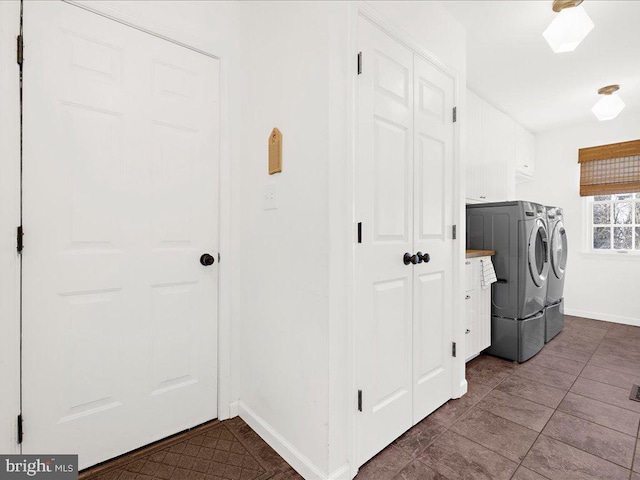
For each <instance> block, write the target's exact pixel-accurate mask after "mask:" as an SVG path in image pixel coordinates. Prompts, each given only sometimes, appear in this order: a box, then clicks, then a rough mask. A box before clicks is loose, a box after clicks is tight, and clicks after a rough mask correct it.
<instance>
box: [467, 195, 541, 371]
mask: <svg viewBox="0 0 640 480" xmlns="http://www.w3.org/2000/svg"><path fill="white" fill-rule="evenodd" d="M467 248H469V249H478V250H495V252H496V254H495V256H494V257H493V265H494V268H495V271H496V277H497V279H498V281H497V282H496V283H494V284H493V285H492V286H491V346H490V347H489V348H488V349H487V350H486V352H487V353H489V354H491V355H495V356H498V357H503V358H507V359H509V360H515V361H518V362H523V361H525V360H527V359H529V358H531V357H532V356H533V355H535V354H536V353H538V352H539V351H540V349H542V347H543V346H544V344H545V306H546V301H547V287H548V277H549V270H550V265H549V235H548V231H547V211H546V208H545V207H544V206H542V205H539V204H537V203H533V202H523V201H513V202H499V203H482V204H477V205H467Z"/></svg>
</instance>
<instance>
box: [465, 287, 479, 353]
mask: <svg viewBox="0 0 640 480" xmlns="http://www.w3.org/2000/svg"><path fill="white" fill-rule="evenodd" d="M464 306H465V309H464V310H465V320H466V322H465V335H464V339H465V355H464V358H465V359H466V360H467V361H469V359H470V358H471V357H475V356H476V355H477V343H478V342H477V341H476V336H477V334H476V322H475V319H476V311H475V306H476V305H475V291H474V290H471V291H467V292H465V296H464Z"/></svg>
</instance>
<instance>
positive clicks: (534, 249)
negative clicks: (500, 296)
mask: <svg viewBox="0 0 640 480" xmlns="http://www.w3.org/2000/svg"><path fill="white" fill-rule="evenodd" d="M528 251H529V272H530V273H531V278H532V279H533V283H535V284H536V286H538V287H542V286H543V285H544V282H546V281H547V276H548V275H549V238H548V235H547V228H546V227H545V225H544V222H543V221H542V220H540V219H537V220H536V222H535V226H534V227H533V229H532V230H531V235H530V236H529V248H528Z"/></svg>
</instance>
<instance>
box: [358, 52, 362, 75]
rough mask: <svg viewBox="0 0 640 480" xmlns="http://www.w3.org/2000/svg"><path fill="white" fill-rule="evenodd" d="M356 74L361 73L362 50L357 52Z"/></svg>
mask: <svg viewBox="0 0 640 480" xmlns="http://www.w3.org/2000/svg"><path fill="white" fill-rule="evenodd" d="M358 75H362V52H358Z"/></svg>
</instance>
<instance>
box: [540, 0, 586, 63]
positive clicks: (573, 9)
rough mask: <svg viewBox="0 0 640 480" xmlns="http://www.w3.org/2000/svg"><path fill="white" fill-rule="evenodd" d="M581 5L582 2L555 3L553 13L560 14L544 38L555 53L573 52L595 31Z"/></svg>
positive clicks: (559, 1) (562, 0)
mask: <svg viewBox="0 0 640 480" xmlns="http://www.w3.org/2000/svg"><path fill="white" fill-rule="evenodd" d="M581 3H582V0H554V1H553V11H554V12H559V13H558V15H557V16H556V18H554V19H553V22H551V24H550V25H549V26H548V27H547V29H546V30H545V31H544V33H543V34H542V36H543V37H544V38H545V40H546V41H547V43H548V44H549V46H550V47H551V49H552V50H553V51H554V52H555V53H562V52H573V51H574V50H575V49H576V47H577V46H578V45H580V42H582V41H583V40H584V39H585V37H586V36H587V35H588V34H589V32H590V31H591V30H593V22H592V21H591V19H590V18H589V15H587V12H585V10H584V8H583V7H582V6H581V5H580V4H581Z"/></svg>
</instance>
